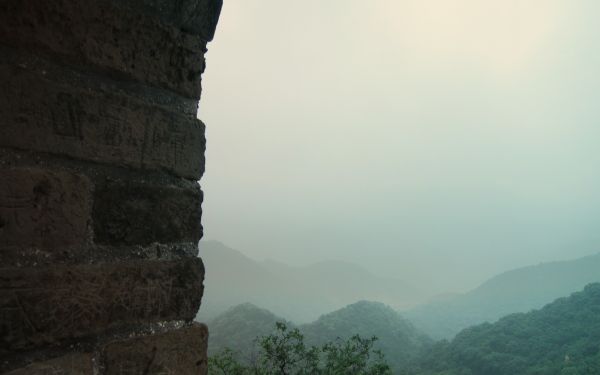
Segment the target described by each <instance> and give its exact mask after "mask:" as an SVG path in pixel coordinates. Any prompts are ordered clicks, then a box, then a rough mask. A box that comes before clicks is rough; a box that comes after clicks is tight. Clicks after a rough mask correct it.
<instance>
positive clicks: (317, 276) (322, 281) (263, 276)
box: [198, 241, 419, 323]
mask: <svg viewBox="0 0 600 375" xmlns="http://www.w3.org/2000/svg"><path fill="white" fill-rule="evenodd" d="M199 246H200V256H201V257H202V259H203V260H204V263H205V265H206V280H205V283H204V284H205V292H204V293H205V294H204V298H203V299H202V306H201V308H200V312H199V316H198V319H200V320H205V321H206V320H211V319H213V318H214V317H216V316H217V315H218V314H220V313H222V312H224V311H225V310H227V309H228V308H230V307H232V306H235V305H238V304H240V303H244V302H250V303H253V304H255V305H258V306H261V307H264V308H266V309H268V310H270V311H272V312H273V313H275V314H277V315H279V316H282V317H284V318H286V319H288V320H291V321H293V322H296V323H304V322H310V321H313V320H315V319H316V318H318V317H319V316H320V315H321V314H323V313H325V312H329V311H333V310H335V309H339V308H341V307H343V306H346V305H348V304H350V303H353V302H356V301H358V300H363V299H369V300H378V301H382V302H385V303H387V304H389V305H391V306H393V307H394V308H406V307H408V306H411V305H414V304H415V303H416V302H417V298H418V295H419V294H418V293H417V291H416V290H415V289H414V288H412V287H411V286H408V285H407V284H406V283H404V282H403V281H401V280H397V279H390V278H381V277H378V276H376V275H374V274H372V273H370V272H369V271H367V270H365V269H364V268H362V267H360V266H358V265H355V264H352V263H348V262H337V261H329V262H321V263H317V264H313V265H309V266H305V267H292V266H288V265H285V264H283V263H279V262H273V261H268V262H257V261H254V260H252V259H250V258H248V257H247V256H245V255H243V254H242V253H240V252H239V251H237V250H234V249H231V248H229V247H227V246H225V245H223V244H222V243H219V242H216V241H201V242H200V245H199Z"/></svg>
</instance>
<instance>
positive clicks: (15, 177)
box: [0, 168, 91, 249]
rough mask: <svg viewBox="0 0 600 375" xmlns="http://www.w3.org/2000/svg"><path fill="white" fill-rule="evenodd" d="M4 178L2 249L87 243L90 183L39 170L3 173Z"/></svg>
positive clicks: (1, 190)
mask: <svg viewBox="0 0 600 375" xmlns="http://www.w3.org/2000/svg"><path fill="white" fill-rule="evenodd" d="M0 174H1V175H2V178H3V183H2V184H0V218H1V219H2V223H3V225H2V228H0V249H6V248H9V247H12V248H15V247H16V248H28V247H36V248H40V249H48V248H54V247H56V246H72V245H77V244H81V243H83V242H84V241H85V239H86V236H87V231H88V228H87V222H88V219H89V217H90V216H91V215H90V206H91V188H90V182H89V180H87V179H86V178H85V177H83V176H78V175H75V174H72V173H69V172H64V171H49V170H42V169H38V168H15V169H0Z"/></svg>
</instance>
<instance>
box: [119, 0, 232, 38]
mask: <svg viewBox="0 0 600 375" xmlns="http://www.w3.org/2000/svg"><path fill="white" fill-rule="evenodd" d="M113 1H115V2H116V3H118V4H123V5H126V6H128V7H129V8H130V9H132V10H136V11H143V12H146V13H148V14H151V15H154V16H156V17H158V18H160V19H161V20H162V21H163V22H165V23H168V24H172V25H173V26H176V27H179V28H181V29H182V30H184V31H187V32H190V33H193V34H198V35H200V36H201V37H202V39H204V40H206V41H210V40H212V38H213V37H214V34H215V29H216V27H217V22H218V21H219V14H220V13H221V7H222V6H223V0H113Z"/></svg>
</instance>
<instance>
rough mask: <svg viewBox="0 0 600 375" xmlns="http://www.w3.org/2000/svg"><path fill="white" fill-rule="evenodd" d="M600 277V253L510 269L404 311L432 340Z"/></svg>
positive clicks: (524, 308)
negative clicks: (466, 289) (461, 291)
mask: <svg viewBox="0 0 600 375" xmlns="http://www.w3.org/2000/svg"><path fill="white" fill-rule="evenodd" d="M599 281H600V254H597V255H592V256H588V257H584V258H580V259H576V260H572V261H563V262H553V263H543V264H539V265H536V266H530V267H524V268H519V269H516V270H513V271H508V272H505V273H503V274H500V275H498V276H496V277H494V278H492V279H490V280H489V281H487V282H485V283H483V284H482V285H481V286H479V287H478V288H476V289H474V290H472V291H471V292H468V293H466V294H462V295H455V296H452V297H448V298H445V299H443V300H439V301H435V302H431V303H428V304H424V305H422V306H418V307H416V308H413V309H411V310H408V311H405V312H403V313H402V314H403V315H404V316H405V317H407V318H408V319H409V320H410V321H411V322H413V323H414V325H415V326H416V327H417V328H419V329H420V330H421V331H423V332H425V333H426V334H427V335H429V336H431V337H432V338H434V339H442V338H446V339H450V338H452V337H454V335H456V334H457V333H458V332H460V331H461V330H462V329H464V328H467V327H469V326H472V325H475V324H480V323H483V322H494V321H496V320H498V319H499V318H501V317H502V316H505V315H508V314H511V313H516V312H527V311H530V310H532V309H539V308H541V307H542V306H544V305H545V304H547V303H550V302H552V301H554V300H555V299H557V298H560V297H564V296H568V295H569V294H571V293H573V292H575V291H578V290H581V289H582V288H583V287H584V286H585V285H587V284H589V283H593V282H599Z"/></svg>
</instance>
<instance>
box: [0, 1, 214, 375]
mask: <svg viewBox="0 0 600 375" xmlns="http://www.w3.org/2000/svg"><path fill="white" fill-rule="evenodd" d="M221 5H222V4H221V0H177V1H174V0H56V1H48V0H3V1H2V2H0V85H1V87H2V90H0V373H7V374H13V375H16V374H204V373H206V344H207V337H208V331H207V328H206V327H205V326H203V325H199V324H194V323H192V319H193V318H194V316H195V315H196V312H197V310H198V308H199V306H200V300H201V298H202V292H203V278H204V266H203V264H202V261H201V260H200V259H199V258H198V257H197V242H198V240H199V239H200V237H201V236H202V226H201V224H200V217H201V212H202V211H201V207H200V205H201V203H202V191H201V190H200V187H199V185H198V183H197V182H196V181H197V180H198V179H200V177H201V176H202V174H203V172H204V148H205V139H204V124H203V123H202V122H200V120H198V119H197V118H196V111H197V108H198V100H199V98H200V93H201V81H200V79H201V74H202V73H203V71H204V67H205V61H204V54H205V52H206V44H207V42H208V41H210V40H211V39H212V37H213V34H214V32H215V27H216V24H217V20H218V16H219V12H220V9H221Z"/></svg>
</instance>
